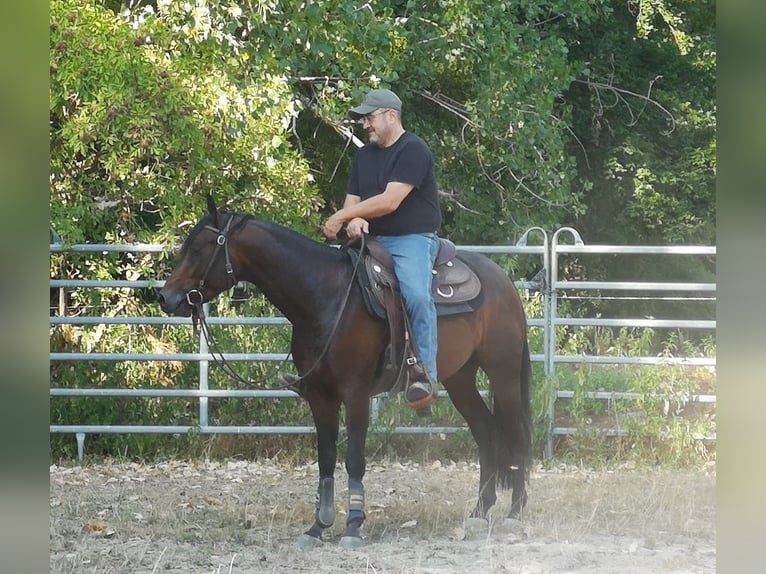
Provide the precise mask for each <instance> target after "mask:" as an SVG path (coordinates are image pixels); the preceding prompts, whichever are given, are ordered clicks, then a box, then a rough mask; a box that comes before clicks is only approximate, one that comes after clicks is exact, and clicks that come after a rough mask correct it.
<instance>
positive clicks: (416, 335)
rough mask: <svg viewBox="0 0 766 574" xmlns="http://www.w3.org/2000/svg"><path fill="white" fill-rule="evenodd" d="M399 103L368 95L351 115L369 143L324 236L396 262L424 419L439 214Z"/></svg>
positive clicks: (432, 363) (422, 151)
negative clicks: (374, 247) (369, 241)
mask: <svg viewBox="0 0 766 574" xmlns="http://www.w3.org/2000/svg"><path fill="white" fill-rule="evenodd" d="M401 113H402V102H401V100H400V99H399V97H398V96H397V95H396V94H395V93H394V92H392V91H391V90H385V89H377V90H372V91H370V92H369V93H368V94H367V95H366V96H365V98H364V101H362V103H361V105H359V106H357V107H355V108H352V109H351V111H350V112H349V115H350V116H351V117H352V118H353V119H355V120H359V121H360V122H361V124H362V126H363V127H364V128H365V130H366V131H367V135H368V137H369V140H370V143H368V144H367V145H365V146H364V147H363V148H361V149H360V150H359V151H358V152H357V153H356V155H355V156H354V160H353V163H352V167H351V177H350V178H349V181H348V189H347V195H346V199H345V201H344V203H343V208H342V209H340V210H338V211H336V212H335V213H334V214H333V215H331V216H330V217H329V219H328V220H327V221H326V222H325V224H324V228H323V233H324V234H325V236H326V237H328V238H331V239H334V238H335V237H336V236H337V234H338V231H340V229H341V227H342V226H343V224H347V225H346V233H347V234H348V236H349V237H350V238H352V239H355V238H357V237H360V236H361V234H362V233H369V234H371V235H372V236H374V237H375V238H376V239H377V240H379V241H380V242H381V243H382V244H383V245H384V246H385V247H386V248H387V249H388V250H389V251H390V252H391V256H392V257H393V260H394V272H395V273H396V277H397V279H398V280H399V287H400V290H401V293H402V297H403V299H404V305H405V307H406V309H407V314H408V315H409V318H410V323H411V331H412V332H411V335H412V340H411V342H412V343H413V345H414V347H415V352H416V354H417V355H418V358H419V360H420V361H421V363H422V367H423V368H422V369H418V370H419V371H422V372H423V376H421V377H420V378H421V379H422V380H414V381H410V382H409V384H408V386H407V389H406V390H405V398H406V400H407V402H408V403H409V404H410V406H412V407H413V408H415V409H417V410H418V411H419V412H421V413H422V414H427V413H428V412H429V405H430V404H431V403H432V402H433V400H434V393H435V391H436V381H438V378H437V373H436V346H437V332H436V307H435V306H434V301H433V297H432V295H431V277H432V275H431V270H432V268H433V264H434V259H435V258H436V253H437V251H438V248H439V240H438V238H437V236H436V233H437V231H438V230H439V227H440V226H441V209H440V207H439V200H438V196H437V190H436V178H435V176H434V160H433V155H432V154H431V150H430V149H429V148H428V145H426V143H425V142H424V141H423V140H422V139H421V138H419V137H418V136H416V135H415V134H413V133H410V132H407V131H405V130H404V128H403V127H402V118H401Z"/></svg>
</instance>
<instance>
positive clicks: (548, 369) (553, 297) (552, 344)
mask: <svg viewBox="0 0 766 574" xmlns="http://www.w3.org/2000/svg"><path fill="white" fill-rule="evenodd" d="M562 232H567V233H570V234H571V235H572V238H573V239H574V242H575V245H585V243H583V240H582V238H581V237H580V234H579V233H578V232H577V231H576V230H575V229H573V228H571V227H561V228H559V229H557V230H556V232H555V233H554V234H553V239H552V240H551V257H550V283H549V287H548V288H549V293H550V295H549V309H548V311H549V314H548V319H547V321H546V327H547V326H548V325H549V326H550V335H549V337H548V341H547V344H548V346H547V347H546V349H545V375H546V376H547V377H550V379H551V380H553V378H554V376H555V375H556V351H557V350H558V340H557V337H556V317H557V313H558V293H557V291H556V283H557V282H558V280H559V256H558V250H557V249H556V247H558V243H559V235H561V233H562ZM558 395H559V389H558V385H551V391H550V396H549V397H548V428H547V431H546V437H545V458H546V459H551V458H553V421H554V420H555V419H556V400H557V399H558Z"/></svg>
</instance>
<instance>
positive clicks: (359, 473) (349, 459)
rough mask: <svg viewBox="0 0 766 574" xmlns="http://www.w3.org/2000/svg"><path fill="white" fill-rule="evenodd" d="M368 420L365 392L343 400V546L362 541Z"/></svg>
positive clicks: (341, 544)
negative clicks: (345, 514) (345, 438)
mask: <svg viewBox="0 0 766 574" xmlns="http://www.w3.org/2000/svg"><path fill="white" fill-rule="evenodd" d="M369 424H370V399H369V397H368V396H367V393H366V392H362V391H360V392H359V393H358V396H355V397H352V398H350V399H347V401H346V431H347V434H348V447H347V449H346V472H347V473H348V517H347V518H346V530H345V532H344V533H343V536H342V537H341V539H340V546H341V547H343V548H352V549H353V548H359V547H360V546H362V545H363V542H362V533H361V528H362V524H364V519H365V516H366V515H365V512H364V486H363V485H362V479H363V478H364V473H365V470H366V460H365V455H364V448H365V443H366V441H367V428H368V426H369Z"/></svg>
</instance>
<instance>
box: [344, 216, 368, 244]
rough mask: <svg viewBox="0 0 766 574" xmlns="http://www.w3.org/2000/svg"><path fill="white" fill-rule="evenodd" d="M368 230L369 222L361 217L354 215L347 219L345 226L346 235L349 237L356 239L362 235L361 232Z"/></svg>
mask: <svg viewBox="0 0 766 574" xmlns="http://www.w3.org/2000/svg"><path fill="white" fill-rule="evenodd" d="M369 232H370V224H369V223H368V222H367V220H366V219H363V218H361V217H355V218H354V219H352V220H351V221H349V222H348V225H347V226H346V235H348V236H349V237H350V238H351V239H358V238H359V237H361V236H362V234H363V233H369Z"/></svg>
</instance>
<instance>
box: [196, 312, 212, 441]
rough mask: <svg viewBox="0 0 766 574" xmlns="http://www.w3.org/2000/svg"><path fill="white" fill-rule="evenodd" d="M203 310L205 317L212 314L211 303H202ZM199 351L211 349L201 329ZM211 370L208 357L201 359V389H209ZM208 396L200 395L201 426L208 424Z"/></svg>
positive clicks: (204, 351)
mask: <svg viewBox="0 0 766 574" xmlns="http://www.w3.org/2000/svg"><path fill="white" fill-rule="evenodd" d="M202 312H203V313H204V314H205V317H209V316H210V303H205V304H204V305H202ZM199 352H200V355H201V354H203V353H208V352H210V349H209V347H208V345H207V337H205V336H204V335H203V334H202V332H201V331H200V337H199ZM209 372H210V361H208V360H207V359H200V361H199V390H200V391H207V390H208V388H209V387H208V373H209ZM207 407H208V398H207V397H200V398H199V426H200V427H206V426H208V410H207Z"/></svg>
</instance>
